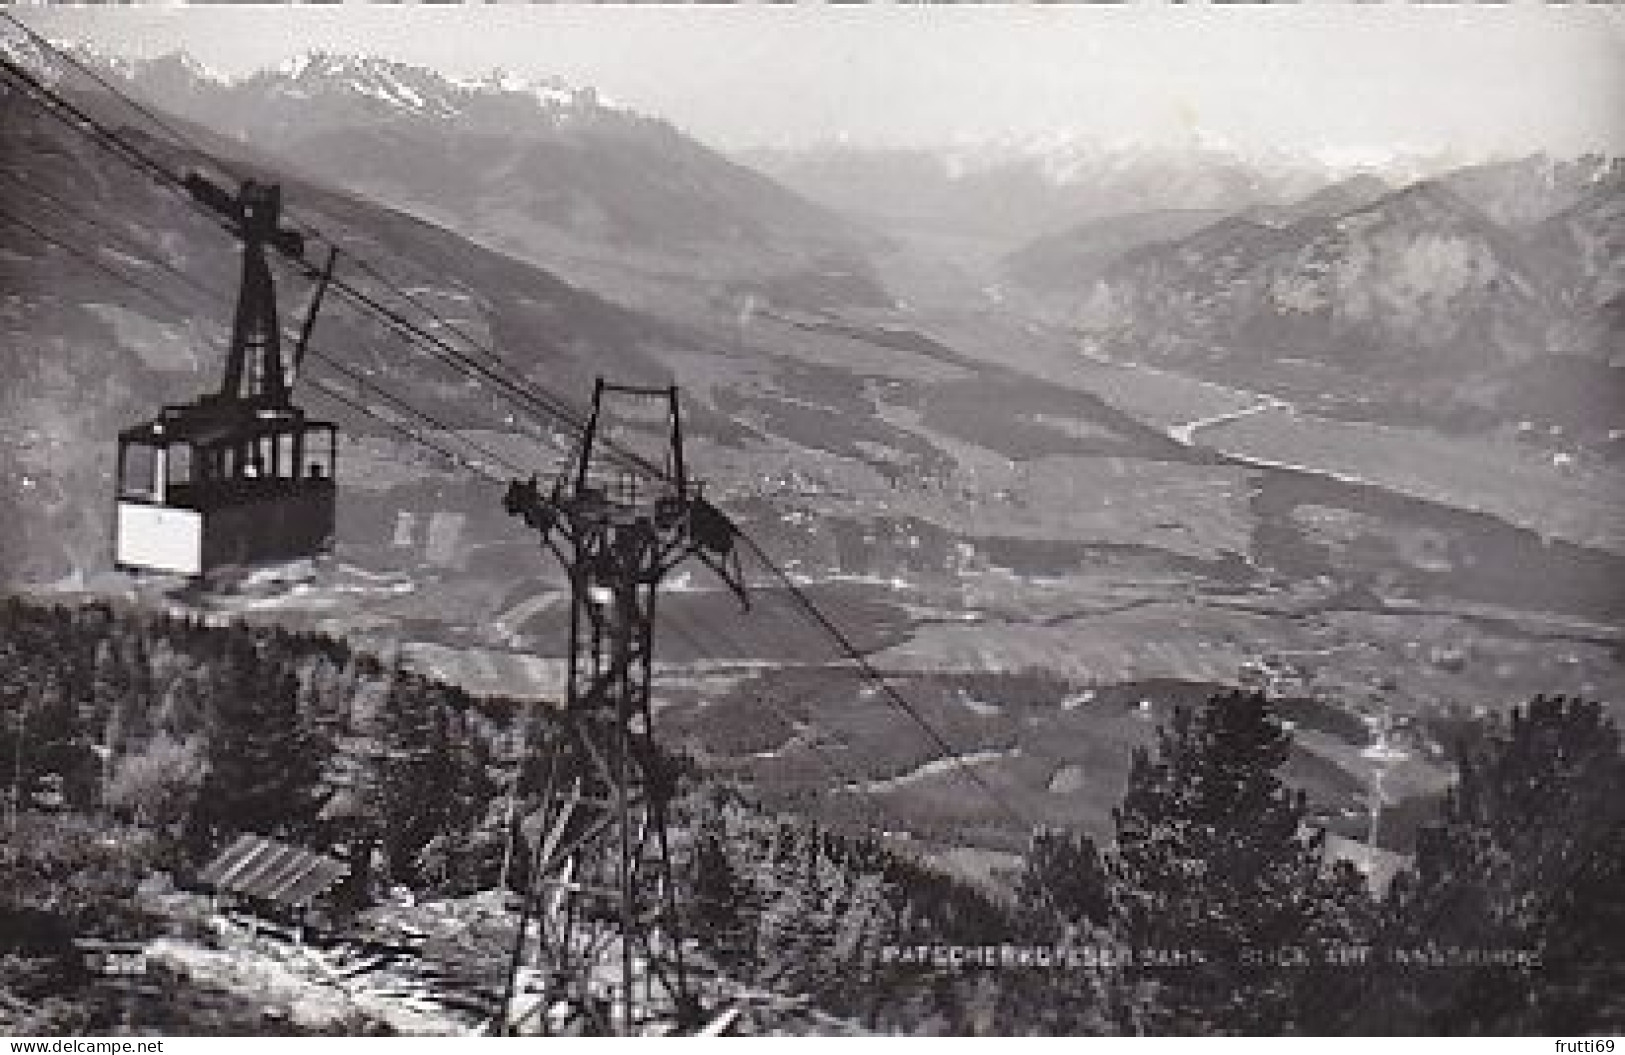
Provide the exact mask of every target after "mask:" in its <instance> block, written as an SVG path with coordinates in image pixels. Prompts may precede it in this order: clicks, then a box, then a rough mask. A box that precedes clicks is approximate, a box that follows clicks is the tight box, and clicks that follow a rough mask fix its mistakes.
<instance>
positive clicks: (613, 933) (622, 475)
mask: <svg viewBox="0 0 1625 1055" xmlns="http://www.w3.org/2000/svg"><path fill="white" fill-rule="evenodd" d="M628 409H631V410H632V411H634V412H633V413H631V414H630V415H627V417H628V418H629V420H628V421H625V422H623V421H622V420H620V418H621V416H622V415H621V414H618V413H617V411H621V412H624V411H626V410H628ZM617 430H620V431H621V432H624V435H620V434H617ZM637 441H642V443H643V445H644V446H648V445H649V444H650V442H651V441H652V442H653V444H654V446H655V447H656V448H657V450H656V451H655V452H654V454H653V456H650V457H643V456H639V455H638V454H636V453H633V452H632V450H631V449H629V444H635V443H636V442H637ZM628 465H630V466H631V468H627V466H628ZM504 505H505V506H506V508H507V509H508V511H509V512H510V513H512V514H514V515H516V516H520V517H522V518H523V519H524V520H525V522H526V523H527V524H528V525H530V526H531V527H532V528H534V529H535V530H537V531H538V532H539V533H540V534H541V536H542V538H543V541H544V543H545V544H546V545H547V546H548V547H549V548H550V549H551V550H552V551H553V552H554V554H555V555H556V556H557V557H558V558H559V560H560V562H561V563H562V564H563V566H564V569H565V571H566V573H567V574H568V576H569V582H570V598H571V607H570V651H569V656H568V674H567V682H566V694H565V705H564V710H563V713H562V715H561V716H560V720H559V721H558V722H557V723H554V724H553V726H552V727H551V729H550V735H549V737H548V739H547V742H546V743H539V744H536V745H533V756H534V757H533V761H534V763H536V765H537V770H536V772H537V774H538V776H537V779H539V780H540V782H541V785H542V787H541V792H542V807H541V809H540V811H539V812H538V814H537V815H536V817H535V823H533V824H532V825H530V830H529V832H528V833H527V842H528V850H529V853H530V863H531V868H530V869H529V876H530V879H529V883H528V889H527V892H526V898H525V908H524V912H523V913H522V916H521V922H520V930H519V935H518V938H517V939H516V942H515V945H514V950H513V959H512V962H511V964H510V970H509V982H508V991H507V993H506V994H505V999H504V1009H503V1012H502V1018H501V1028H502V1030H503V1031H505V1032H506V1031H509V1030H513V1029H518V1030H520V1031H538V1032H553V1031H571V1032H587V1033H637V1032H642V1031H645V1030H647V1029H650V1028H653V1027H654V1026H655V1024H656V1023H671V1022H673V1021H675V1024H676V1025H677V1027H678V1028H682V1027H685V1026H688V1025H694V1024H697V1022H698V1014H699V1008H698V1005H697V1002H696V1001H695V1000H694V998H693V994H692V992H691V989H690V987H689V980H688V978H687V977H686V975H685V971H684V964H683V956H682V940H681V936H680V933H679V926H678V915H677V905H676V891H675V888H674V885H673V877H672V864H671V848H670V845H669V843H668V838H667V828H666V811H667V805H668V803H669V802H670V800H671V797H672V794H673V792H674V790H675V787H676V782H677V781H676V772H675V768H674V766H673V765H672V763H671V761H670V760H669V759H668V757H667V756H666V755H664V754H663V753H662V752H661V751H660V750H659V749H658V747H657V746H656V743H655V740H654V735H653V733H654V730H653V720H652V715H651V709H650V683H651V679H652V675H653V654H654V625H655V600H656V596H657V593H658V590H659V586H660V583H661V580H662V579H663V578H664V577H665V576H666V575H667V573H669V572H670V571H671V570H672V569H673V568H674V567H675V566H676V565H678V564H679V563H681V562H683V561H684V560H687V559H689V558H690V557H694V558H697V559H699V560H700V561H702V562H703V563H705V564H706V565H708V566H709V567H711V568H712V569H713V570H715V571H716V572H717V573H718V574H719V575H720V576H721V578H722V580H723V581H724V583H726V584H727V585H728V587H729V588H730V589H731V590H733V592H734V593H735V594H736V595H737V596H738V597H739V598H740V599H741V601H743V600H744V596H745V595H744V586H743V580H742V576H741V575H740V572H739V566H738V558H737V555H736V553H735V551H734V548H733V541H734V537H735V530H734V528H733V525H732V524H731V523H730V522H729V521H728V520H727V518H726V517H724V516H723V515H722V514H721V513H720V512H719V511H717V509H716V508H715V507H713V506H712V505H711V504H710V503H708V502H707V501H705V499H704V498H703V497H702V496H701V494H700V489H699V487H698V486H697V485H696V484H694V483H693V482H691V481H690V480H689V479H688V476H687V472H686V469H685V467H684V462H683V435H682V422H681V418H680V416H679V412H678V401H677V389H676V388H675V387H671V388H635V387H630V386H624V385H610V384H606V383H605V382H603V381H602V380H600V381H599V382H598V383H597V386H596V388H595V389H594V392H593V410H592V414H591V416H590V417H589V419H588V422H587V425H586V428H585V429H584V430H583V433H582V437H581V441H580V445H579V446H578V448H577V450H576V453H575V456H574V457H573V459H572V460H571V462H570V463H569V464H567V465H566V471H565V472H564V473H562V474H561V475H560V476H559V478H558V480H557V481H556V482H555V484H554V487H553V489H552V492H551V494H547V495H544V494H543V493H542V492H541V491H540V489H539V488H538V486H537V484H536V482H535V480H534V479H533V480H530V481H516V482H515V483H514V484H513V485H512V486H511V487H510V488H509V489H508V494H507V497H506V499H505V500H504ZM533 921H534V922H535V923H536V924H537V931H538V933H537V939H538V943H539V956H538V960H539V964H538V974H537V975H535V976H533V977H534V978H535V979H536V980H537V981H538V982H539V987H538V988H539V991H538V992H537V993H536V994H535V995H536V997H537V999H536V1000H535V1001H534V1002H533V1005H532V1011H531V1012H529V1013H524V1014H521V1015H519V1016H518V1017H519V1019H520V1021H517V1022H515V1021H513V1015H512V1009H513V1007H514V1003H515V990H516V985H517V980H518V979H519V978H521V977H522V975H523V974H524V960H525V953H526V949H527V947H528V945H527V943H528V941H529V926H530V924H531V923H532V922H533Z"/></svg>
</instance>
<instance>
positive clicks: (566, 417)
mask: <svg viewBox="0 0 1625 1055" xmlns="http://www.w3.org/2000/svg"><path fill="white" fill-rule="evenodd" d="M0 17H4V18H5V19H6V20H7V21H9V22H10V23H11V24H12V25H14V26H16V27H17V28H18V29H20V30H21V31H22V32H23V33H25V34H26V35H27V36H28V38H29V39H30V40H32V41H33V42H34V43H35V44H36V45H38V46H40V47H42V48H45V49H47V50H49V51H50V52H51V53H53V54H55V55H57V56H59V57H60V58H61V59H63V60H64V61H65V62H67V63H68V64H69V65H71V66H73V67H74V68H75V69H76V70H78V71H79V72H81V73H83V74H84V75H85V76H87V77H89V78H90V79H91V80H93V81H94V82H95V83H96V84H98V85H99V86H100V87H101V88H102V89H104V90H105V91H107V92H108V93H110V94H111V95H113V96H114V97H116V98H118V99H119V100H120V101H122V102H123V103H125V104H126V105H127V106H129V107H130V108H131V109H133V110H134V111H135V112H137V113H139V114H140V115H142V116H143V117H144V118H146V119H147V120H149V121H151V122H152V123H153V124H154V125H155V126H157V127H158V128H160V129H162V130H163V131H164V132H165V133H166V134H168V135H169V136H170V137H171V138H173V139H175V140H176V141H178V142H179V143H181V144H182V145H185V146H187V147H190V148H191V149H192V150H193V151H194V152H196V153H198V154H201V155H203V156H204V157H207V158H209V159H210V160H211V161H213V162H215V163H216V164H218V165H219V166H220V167H221V168H222V169H224V170H225V171H226V172H227V173H228V174H229V175H231V176H233V178H238V179H240V177H239V176H238V174H237V172H236V171H235V170H234V169H233V168H232V166H231V165H229V164H228V163H227V162H225V161H224V160H222V159H220V158H219V157H217V156H216V155H215V154H214V153H213V152H211V151H209V150H207V149H205V148H204V147H203V146H201V145H200V144H199V143H198V142H197V141H196V140H195V139H194V138H192V137H191V136H189V135H187V134H186V133H185V132H183V131H182V130H180V129H178V128H176V127H175V126H174V125H173V124H172V123H170V122H168V121H166V120H165V119H164V118H163V117H162V116H160V115H159V114H158V113H157V112H155V111H154V110H152V109H151V108H150V107H147V106H145V105H143V104H142V103H141V102H139V101H138V100H136V99H135V98H134V97H132V96H131V95H130V94H128V93H127V92H125V91H123V90H122V89H121V88H119V87H118V86H117V85H114V84H113V83H112V82H110V81H109V80H107V79H106V78H105V77H103V76H101V75H100V74H99V73H97V72H96V71H95V70H94V69H92V68H90V67H89V66H87V65H86V64H84V63H82V62H80V61H79V60H78V59H77V58H75V57H74V56H72V55H71V54H69V53H67V52H66V51H64V50H62V49H61V48H59V47H58V46H56V45H55V44H54V43H52V42H51V41H49V40H48V39H46V38H45V37H44V36H43V35H41V34H39V33H38V32H36V31H34V30H33V29H32V28H30V27H28V26H27V25H25V24H23V23H22V22H20V21H18V20H17V19H16V18H15V17H14V16H12V15H11V14H9V13H7V12H5V11H3V10H0ZM8 65H10V64H9V63H8ZM16 69H17V71H18V72H19V73H20V74H21V75H23V76H24V77H26V78H27V79H28V82H29V83H30V84H31V86H33V87H34V88H35V89H36V90H39V91H42V92H45V93H46V94H48V95H52V96H53V98H57V99H59V100H60V97H59V96H57V95H56V93H54V92H53V91H52V89H50V88H48V87H46V86H45V85H43V84H40V83H39V82H38V80H37V79H36V78H34V77H33V76H32V75H31V74H29V73H28V72H27V71H26V70H23V69H21V67H16ZM61 104H62V105H64V106H67V107H69V108H70V109H71V110H72V111H73V112H74V113H75V114H76V115H77V116H79V117H80V118H81V119H82V120H84V121H85V122H86V123H88V124H90V125H91V126H92V127H93V128H95V129H96V132H97V134H98V135H100V136H104V137H107V138H108V139H109V140H111V141H112V142H114V143H116V144H117V147H118V148H119V149H120V150H121V151H122V152H128V153H130V154H131V155H133V156H134V157H135V158H137V159H138V161H139V162H140V163H141V164H142V165H143V166H144V167H147V168H149V169H150V170H151V171H153V172H155V173H157V174H158V175H159V176H160V177H161V178H163V179H164V180H165V181H166V182H169V183H172V184H174V185H176V186H178V187H180V188H182V189H185V183H184V181H182V180H180V179H179V178H178V177H176V176H174V175H173V174H171V173H169V172H168V170H166V169H164V168H163V167H162V166H161V165H158V164H157V163H156V162H154V161H152V160H151V159H150V158H148V157H147V156H146V155H145V154H144V153H142V152H140V151H139V150H137V149H136V148H134V147H131V146H130V145H129V144H127V143H125V142H123V141H122V140H120V139H119V138H118V137H117V136H116V135H115V134H113V133H110V132H108V131H106V130H105V129H103V128H102V127H101V126H100V124H99V123H98V122H96V121H95V120H94V119H93V118H90V117H89V116H88V115H84V114H83V113H82V112H81V111H78V109H77V108H75V107H72V104H69V103H66V101H65V100H61ZM287 212H288V214H289V216H290V218H292V219H294V221H295V226H296V227H299V228H302V231H303V233H305V234H307V235H310V236H312V237H315V238H318V239H320V240H322V241H324V242H326V243H327V244H328V245H331V246H333V247H335V248H340V247H339V244H338V242H337V241H336V240H335V239H333V238H332V237H330V236H328V235H326V234H323V233H322V232H321V231H320V230H319V229H318V228H316V227H315V226H314V225H312V224H310V223H308V222H305V221H301V220H299V219H298V218H297V216H295V215H294V214H293V211H292V210H291V209H290V210H287ZM346 256H347V257H349V259H351V260H352V261H354V262H355V263H356V264H357V266H358V267H360V268H361V269H362V270H363V271H365V272H367V274H369V275H370V276H371V277H372V278H373V279H374V280H376V281H377V282H379V283H380V284H381V285H383V286H384V287H385V288H387V289H388V290H389V291H390V292H391V293H392V294H394V295H395V296H397V297H400V298H401V299H402V300H404V301H406V302H407V303H409V304H411V305H412V306H413V307H415V308H417V309H418V310H419V311H421V312H423V313H424V314H425V315H426V316H428V317H429V318H431V319H433V320H434V321H435V322H436V323H438V324H439V325H441V326H442V327H444V328H446V329H448V330H449V331H451V332H452V333H454V334H456V335H457V336H458V338H459V339H461V340H462V341H463V342H464V343H465V344H467V345H468V346H469V348H471V349H475V350H477V351H479V352H480V353H482V354H483V355H484V356H486V357H487V359H488V360H489V362H485V363H480V364H479V365H478V366H477V367H476V366H475V365H474V362H475V361H474V360H473V357H472V356H471V355H469V354H468V353H458V354H460V355H462V356H464V357H465V358H464V359H463V365H465V366H466V367H467V368H472V369H476V370H477V371H478V372H479V373H480V374H481V376H482V377H483V378H485V379H486V380H487V381H488V382H490V383H492V384H496V385H498V386H499V387H500V388H502V389H503V390H505V391H506V392H508V393H509V394H510V397H512V398H517V399H519V400H520V401H521V402H522V403H524V404H529V406H530V410H531V413H533V414H537V413H538V411H539V412H540V413H539V415H538V416H541V417H545V418H548V419H551V420H552V421H553V422H555V423H562V424H564V425H565V427H566V429H567V430H568V431H570V432H574V433H580V432H582V431H583V430H584V429H585V427H586V426H585V420H584V418H583V416H582V414H581V412H580V411H578V410H576V409H575V408H574V407H572V406H571V405H570V404H569V402H568V401H567V400H564V399H563V398H561V397H559V396H556V395H554V394H553V393H551V392H548V391H547V390H546V389H545V388H542V389H541V390H540V391H541V393H542V394H540V395H538V394H537V391H536V387H537V386H534V385H532V386H529V387H527V386H526V384H525V383H524V382H523V381H516V380H514V379H513V378H506V377H501V376H499V375H498V374H497V373H496V371H495V369H494V368H493V366H492V365H491V364H492V363H493V362H494V363H496V364H500V365H501V366H502V367H505V368H508V369H511V366H509V365H508V364H507V363H506V362H505V361H504V360H503V359H502V357H501V356H500V355H499V354H498V353H497V352H496V351H495V350H494V349H491V348H487V347H485V346H483V345H481V344H480V343H479V342H477V341H475V340H474V339H473V338H471V337H470V336H469V335H468V334H467V333H466V332H464V331H463V330H462V329H461V328H460V327H458V326H456V325H455V324H454V323H452V322H451V321H450V320H447V319H445V318H444V317H442V316H441V315H439V313H437V312H435V311H434V310H433V309H432V308H430V307H428V306H427V305H424V304H423V303H422V302H421V301H419V300H418V299H417V298H416V297H414V296H413V295H412V294H411V293H410V292H408V291H407V290H405V289H402V288H401V287H400V286H399V285H397V284H396V283H394V282H392V281H391V280H389V279H388V278H387V277H386V276H384V274H383V273H382V272H381V271H380V270H379V269H378V268H376V267H375V266H373V265H372V264H371V263H369V262H368V261H366V260H365V259H364V258H361V257H358V256H355V255H354V254H353V253H350V252H349V251H348V250H346ZM373 306H374V309H375V310H384V309H383V306H382V305H380V304H377V302H376V301H373ZM396 321H397V324H401V325H405V326H409V327H411V329H412V330H413V331H414V332H415V333H416V335H417V336H418V337H419V338H421V339H425V340H429V341H431V342H433V343H435V344H436V345H437V346H438V347H440V348H441V349H442V350H445V351H447V352H451V351H452V350H451V348H450V345H449V344H447V343H446V342H444V341H443V340H441V339H440V338H438V337H436V336H435V335H434V334H431V333H428V332H427V331H425V330H423V329H422V328H420V327H416V326H413V325H412V324H411V323H410V322H409V321H407V320H405V319H404V318H402V317H400V316H398V315H397V316H396ZM605 446H606V447H607V448H608V449H610V450H611V452H612V453H614V454H615V455H616V457H617V458H618V459H619V460H621V461H622V462H623V463H626V464H628V465H629V466H631V467H633V468H636V469H637V470H638V471H639V472H641V473H644V474H645V475H650V476H653V477H655V478H659V477H661V476H662V475H663V473H662V472H661V470H660V469H659V467H658V466H654V465H651V464H650V463H648V462H647V461H645V460H643V459H640V458H638V457H637V456H636V455H635V454H631V453H630V452H627V451H624V450H620V449H618V448H617V446H616V445H615V444H613V443H605Z"/></svg>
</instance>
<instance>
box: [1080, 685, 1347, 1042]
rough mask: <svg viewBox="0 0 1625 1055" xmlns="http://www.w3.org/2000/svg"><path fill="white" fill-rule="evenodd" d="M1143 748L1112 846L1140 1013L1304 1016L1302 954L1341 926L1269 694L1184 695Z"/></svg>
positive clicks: (1120, 918)
mask: <svg viewBox="0 0 1625 1055" xmlns="http://www.w3.org/2000/svg"><path fill="white" fill-rule="evenodd" d="M1157 740H1158V743H1157V754H1156V756H1155V757H1153V756H1152V755H1151V754H1150V753H1148V752H1146V751H1145V750H1143V749H1142V750H1140V751H1138V752H1136V754H1135V756H1134V759H1133V763H1132V768H1131V771H1130V774H1129V783H1128V791H1127V794H1126V795H1125V796H1124V799H1123V803H1122V806H1121V807H1120V808H1119V809H1117V810H1116V811H1114V818H1115V822H1116V829H1117V844H1116V847H1115V849H1114V851H1113V852H1112V853H1111V854H1110V856H1109V859H1108V871H1109V874H1110V877H1111V883H1112V905H1111V917H1112V923H1113V929H1114V931H1115V933H1116V936H1117V937H1118V938H1119V939H1120V940H1121V941H1123V942H1125V943H1126V944H1127V945H1128V946H1129V947H1130V949H1131V950H1132V951H1133V954H1134V955H1135V957H1136V963H1137V964H1139V965H1141V966H1142V967H1143V968H1144V969H1143V970H1142V971H1139V972H1137V977H1138V978H1139V979H1141V980H1142V982H1145V983H1149V985H1148V987H1147V988H1148V991H1149V992H1150V993H1151V994H1152V995H1151V1007H1150V1011H1149V1014H1148V1017H1147V1018H1146V1019H1145V1020H1144V1022H1143V1025H1145V1026H1148V1027H1149V1028H1151V1029H1154V1030H1157V1031H1168V1032H1181V1033H1184V1032H1240V1033H1249V1034H1274V1033H1279V1032H1282V1031H1284V1030H1286V1029H1289V1028H1310V1029H1312V1028H1314V1027H1315V1024H1314V1023H1300V1022H1298V1021H1296V1019H1297V1015H1298V1012H1297V1008H1296V1000H1297V997H1298V995H1299V994H1298V993H1297V992H1296V990H1297V987H1298V983H1299V982H1300V981H1301V980H1302V977H1303V976H1302V974H1301V972H1300V971H1299V970H1298V969H1297V968H1293V967H1281V968H1277V967H1275V966H1274V964H1275V963H1277V962H1279V961H1280V960H1282V959H1289V958H1296V957H1298V956H1299V955H1300V954H1301V955H1303V956H1306V957H1308V958H1310V959H1311V960H1313V959H1315V958H1317V957H1318V956H1319V955H1320V954H1321V953H1322V951H1323V950H1324V949H1325V948H1326V947H1327V946H1328V945H1330V944H1332V943H1335V942H1338V941H1340V940H1345V939H1346V938H1347V937H1348V936H1347V935H1346V934H1341V933H1339V930H1340V927H1339V925H1338V920H1339V918H1340V917H1339V914H1338V913H1336V912H1335V911H1334V910H1333V909H1334V906H1333V905H1332V904H1331V899H1332V898H1333V897H1334V896H1335V892H1334V888H1332V886H1331V885H1330V884H1329V883H1328V882H1327V880H1326V879H1325V876H1324V873H1323V867H1322V850H1321V839H1322V836H1321V835H1319V834H1318V833H1311V832H1310V831H1309V830H1308V829H1307V828H1306V825H1305V819H1306V814H1307V804H1306V802H1305V798H1304V796H1303V794H1302V793H1301V792H1295V791H1293V790H1291V789H1290V788H1288V787H1286V786H1285V785H1284V784H1283V783H1282V781H1281V778H1280V776H1279V772H1278V771H1279V770H1280V768H1281V766H1282V765H1283V764H1284V763H1285V762H1286V760H1287V755H1288V752H1289V751H1290V748H1291V741H1290V738H1289V736H1288V734H1287V733H1286V732H1285V731H1283V729H1282V727H1281V725H1280V723H1279V722H1278V721H1277V720H1276V718H1275V716H1274V714H1273V713H1271V709H1270V706H1269V703H1268V701H1267V700H1266V699H1265V698H1264V697H1263V696H1262V695H1260V694H1256V693H1241V692H1232V693H1227V694H1222V695H1218V696H1214V697H1212V698H1211V699H1209V700H1208V701H1207V702H1206V703H1205V704H1204V705H1203V706H1202V707H1200V708H1199V709H1196V710H1190V709H1187V708H1180V709H1178V710H1176V711H1175V713H1174V717H1173V721H1172V723H1171V724H1170V725H1169V726H1167V727H1164V728H1161V729H1159V730H1158V734H1157Z"/></svg>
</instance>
